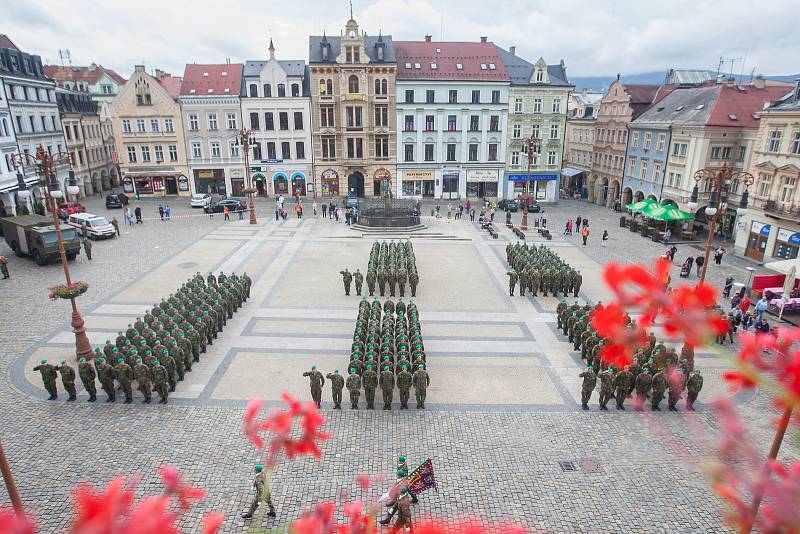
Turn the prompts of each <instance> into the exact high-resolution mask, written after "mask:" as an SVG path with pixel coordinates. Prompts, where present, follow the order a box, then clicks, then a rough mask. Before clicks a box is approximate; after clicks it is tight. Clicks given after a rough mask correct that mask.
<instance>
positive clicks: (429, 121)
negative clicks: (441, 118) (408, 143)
mask: <svg viewBox="0 0 800 534" xmlns="http://www.w3.org/2000/svg"><path fill="white" fill-rule="evenodd" d="M435 129H436V128H435V124H434V118H433V115H425V131H426V132H432V131H434V130H435Z"/></svg>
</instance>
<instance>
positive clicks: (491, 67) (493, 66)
mask: <svg viewBox="0 0 800 534" xmlns="http://www.w3.org/2000/svg"><path fill="white" fill-rule="evenodd" d="M496 68H497V65H495V64H494V63H489V70H495V69H496Z"/></svg>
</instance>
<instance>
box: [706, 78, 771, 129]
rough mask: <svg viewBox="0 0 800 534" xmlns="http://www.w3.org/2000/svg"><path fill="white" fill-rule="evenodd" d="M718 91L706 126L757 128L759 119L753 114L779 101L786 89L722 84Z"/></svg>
mask: <svg viewBox="0 0 800 534" xmlns="http://www.w3.org/2000/svg"><path fill="white" fill-rule="evenodd" d="M720 89H721V92H720V95H719V98H718V99H717V103H716V105H715V106H714V110H713V111H712V112H711V116H710V117H709V118H708V121H707V122H706V126H720V127H734V128H758V120H759V119H758V117H757V116H756V115H755V113H757V112H759V111H761V110H763V109H764V104H765V103H771V102H774V101H776V100H779V99H780V98H782V97H783V96H784V95H785V94H786V87H776V86H771V87H770V86H768V87H754V86H752V85H729V84H724V85H722V86H721V87H720ZM734 117H735V118H734Z"/></svg>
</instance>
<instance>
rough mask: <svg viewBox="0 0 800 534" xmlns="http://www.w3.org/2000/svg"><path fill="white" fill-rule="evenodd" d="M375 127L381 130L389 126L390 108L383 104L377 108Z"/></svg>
mask: <svg viewBox="0 0 800 534" xmlns="http://www.w3.org/2000/svg"><path fill="white" fill-rule="evenodd" d="M375 126H376V127H379V128H380V127H383V128H385V127H388V126H389V106H386V105H383V104H381V105H376V106H375Z"/></svg>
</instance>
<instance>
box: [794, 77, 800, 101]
mask: <svg viewBox="0 0 800 534" xmlns="http://www.w3.org/2000/svg"><path fill="white" fill-rule="evenodd" d="M794 101H795V102H800V78H795V80H794Z"/></svg>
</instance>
